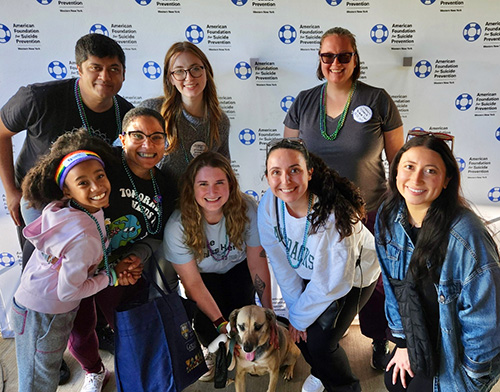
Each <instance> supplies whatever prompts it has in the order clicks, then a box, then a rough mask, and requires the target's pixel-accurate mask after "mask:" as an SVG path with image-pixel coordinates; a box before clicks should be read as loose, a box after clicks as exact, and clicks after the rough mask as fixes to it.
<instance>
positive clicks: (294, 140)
mask: <svg viewBox="0 0 500 392" xmlns="http://www.w3.org/2000/svg"><path fill="white" fill-rule="evenodd" d="M275 148H292V149H294V150H300V151H304V153H305V155H306V158H308V157H309V152H308V151H307V147H306V143H305V142H304V140H303V139H301V138H300V137H285V138H280V139H272V140H271V141H270V142H269V143H267V146H266V156H269V153H270V152H271V150H273V149H275Z"/></svg>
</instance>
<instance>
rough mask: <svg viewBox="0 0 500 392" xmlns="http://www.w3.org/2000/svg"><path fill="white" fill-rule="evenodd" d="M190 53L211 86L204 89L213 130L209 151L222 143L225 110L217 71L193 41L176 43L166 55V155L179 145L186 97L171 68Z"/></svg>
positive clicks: (208, 116)
mask: <svg viewBox="0 0 500 392" xmlns="http://www.w3.org/2000/svg"><path fill="white" fill-rule="evenodd" d="M184 52H189V53H192V54H193V55H195V56H196V57H198V58H199V59H200V60H201V62H202V64H203V66H204V67H205V73H206V75H207V84H206V86H205V89H204V90H203V100H204V102H205V105H206V116H207V118H208V120H209V121H210V130H209V148H212V146H213V145H214V143H215V144H219V142H220V135H219V124H220V122H221V119H222V109H221V108H220V106H219V99H218V98H217V89H216V87H215V81H214V72H213V69H212V66H211V65H210V62H209V61H208V58H207V56H205V53H203V52H202V51H201V49H199V48H198V47H197V46H196V45H194V44H192V43H191V42H188V41H184V42H176V43H175V44H173V45H172V46H171V47H170V49H168V51H167V54H166V55H165V61H164V62H163V93H164V96H165V99H164V101H163V105H162V107H161V115H162V116H163V118H164V119H165V125H166V131H167V141H168V146H167V149H166V152H167V153H169V152H171V151H174V150H175V149H177V147H178V146H179V134H178V132H179V130H178V129H177V124H178V122H179V119H180V118H181V116H182V95H181V93H180V92H179V91H178V90H177V88H176V87H175V85H174V84H173V83H172V81H171V79H170V78H171V75H170V71H171V69H170V68H171V66H172V63H173V62H174V61H175V59H176V58H177V56H178V55H179V54H180V53H184Z"/></svg>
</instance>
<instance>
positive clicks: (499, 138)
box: [495, 128, 500, 141]
mask: <svg viewBox="0 0 500 392" xmlns="http://www.w3.org/2000/svg"><path fill="white" fill-rule="evenodd" d="M495 137H496V138H497V140H498V141H500V128H498V129H497V130H496V131H495Z"/></svg>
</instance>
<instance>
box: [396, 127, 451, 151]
mask: <svg viewBox="0 0 500 392" xmlns="http://www.w3.org/2000/svg"><path fill="white" fill-rule="evenodd" d="M424 136H429V137H435V138H437V139H440V140H442V141H444V142H445V143H446V144H447V145H448V147H449V148H450V150H451V151H453V142H454V141H455V137H454V136H453V135H450V134H449V133H441V132H427V131H420V130H416V129H411V130H410V131H408V135H406V141H408V140H410V139H413V138H414V137H424Z"/></svg>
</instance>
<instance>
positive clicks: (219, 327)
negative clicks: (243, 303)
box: [217, 321, 229, 333]
mask: <svg viewBox="0 0 500 392" xmlns="http://www.w3.org/2000/svg"><path fill="white" fill-rule="evenodd" d="M228 324H229V323H228V322H227V321H224V322H222V323H220V324H219V326H218V327H217V332H219V333H221V331H222V330H224V329H226V325H228ZM223 332H224V333H226V331H223Z"/></svg>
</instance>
